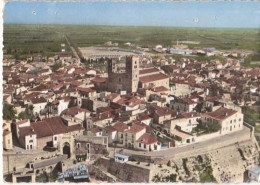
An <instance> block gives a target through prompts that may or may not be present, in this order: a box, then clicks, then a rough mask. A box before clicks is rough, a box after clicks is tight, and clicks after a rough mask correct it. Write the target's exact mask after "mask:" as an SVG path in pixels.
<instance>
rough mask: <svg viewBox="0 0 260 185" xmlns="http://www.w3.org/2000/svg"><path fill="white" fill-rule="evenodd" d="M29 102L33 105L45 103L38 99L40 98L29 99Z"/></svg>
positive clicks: (43, 100)
mask: <svg viewBox="0 0 260 185" xmlns="http://www.w3.org/2000/svg"><path fill="white" fill-rule="evenodd" d="M31 102H32V103H33V104H38V103H47V101H46V100H45V99H44V98H43V97H40V98H32V99H31Z"/></svg>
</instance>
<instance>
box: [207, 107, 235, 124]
mask: <svg viewBox="0 0 260 185" xmlns="http://www.w3.org/2000/svg"><path fill="white" fill-rule="evenodd" d="M235 113H237V111H235V110H232V109H227V108H224V107H221V108H219V109H217V110H215V111H213V112H209V113H205V114H204V115H205V116H209V117H211V118H213V119H216V120H220V121H222V120H225V119H227V118H228V117H230V116H232V115H233V114H235Z"/></svg>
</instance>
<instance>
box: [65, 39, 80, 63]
mask: <svg viewBox="0 0 260 185" xmlns="http://www.w3.org/2000/svg"><path fill="white" fill-rule="evenodd" d="M65 38H66V41H67V43H68V45H69V47H70V49H71V51H72V53H73V55H74V56H75V57H76V58H77V59H79V60H80V57H79V55H78V53H77V51H76V49H75V48H74V47H73V45H72V44H71V42H70V39H69V38H68V36H67V35H65Z"/></svg>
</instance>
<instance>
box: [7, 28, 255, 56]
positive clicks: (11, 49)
mask: <svg viewBox="0 0 260 185" xmlns="http://www.w3.org/2000/svg"><path fill="white" fill-rule="evenodd" d="M65 34H66V35H68V37H69V38H70V39H71V41H72V42H73V44H75V45H76V46H78V47H84V46H93V45H99V44H103V43H104V42H107V41H112V42H118V43H119V46H122V45H123V43H125V42H132V43H134V44H138V45H140V46H148V47H154V46H155V45H157V44H161V45H163V46H171V45H172V44H175V43H176V41H177V40H181V41H199V42H200V44H199V45H195V44H190V45H189V46H190V47H191V48H192V47H215V48H217V49H224V50H230V49H243V50H252V51H257V50H258V49H259V45H260V41H259V30H258V29H206V28H205V29H202V28H173V27H115V26H83V25H82V26H80V25H13V24H5V25H4V53H5V55H14V54H16V55H27V54H33V53H42V54H52V53H54V52H59V51H60V49H61V48H60V44H61V43H66V42H65V37H64V35H65ZM67 49H68V48H67Z"/></svg>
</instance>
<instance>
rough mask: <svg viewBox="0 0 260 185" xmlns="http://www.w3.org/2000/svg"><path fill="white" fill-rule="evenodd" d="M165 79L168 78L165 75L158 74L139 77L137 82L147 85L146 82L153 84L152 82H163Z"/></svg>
mask: <svg viewBox="0 0 260 185" xmlns="http://www.w3.org/2000/svg"><path fill="white" fill-rule="evenodd" d="M167 78H168V76H167V75H165V74H162V73H159V74H154V75H149V76H143V77H140V78H139V81H140V82H141V83H148V82H154V81H158V80H163V79H167Z"/></svg>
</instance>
